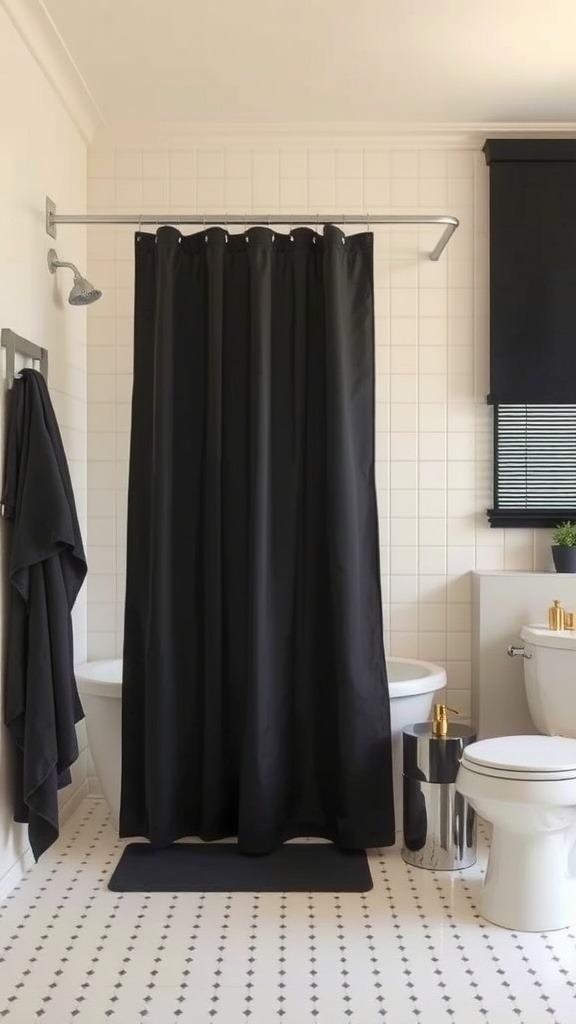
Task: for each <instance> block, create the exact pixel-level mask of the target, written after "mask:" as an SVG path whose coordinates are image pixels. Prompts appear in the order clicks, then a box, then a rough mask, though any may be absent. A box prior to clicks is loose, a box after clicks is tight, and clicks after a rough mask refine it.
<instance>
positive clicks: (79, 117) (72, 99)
mask: <svg viewBox="0 0 576 1024" xmlns="http://www.w3.org/2000/svg"><path fill="white" fill-rule="evenodd" d="M0 7H2V8H3V9H4V10H5V11H6V14H7V16H8V18H9V19H10V21H11V22H12V24H13V25H14V28H15V29H16V31H17V32H18V34H19V36H20V38H21V39H22V40H23V42H24V43H25V45H26V46H27V47H28V50H29V51H30V53H31V54H32V56H33V57H34V60H35V61H36V63H37V64H38V66H39V67H40V68H41V70H42V71H43V72H44V74H45V75H46V78H47V79H48V81H49V82H50V84H51V85H52V87H53V89H54V90H55V92H56V93H57V95H58V97H59V99H60V101H61V102H62V104H63V106H64V107H65V108H66V110H67V112H68V114H69V115H70V117H71V118H72V120H73V122H74V124H75V125H76V127H77V128H78V130H79V132H80V134H81V135H82V136H83V138H84V139H85V141H86V142H88V143H89V142H90V141H91V140H92V138H93V136H94V134H95V132H96V131H97V129H98V128H99V127H100V125H101V124H102V123H103V120H104V119H103V117H102V114H101V112H100V110H99V108H98V106H97V104H96V103H95V101H94V99H93V98H92V96H91V94H90V92H89V90H88V87H87V85H86V83H85V82H84V79H83V78H82V75H81V74H80V72H79V70H78V68H77V67H76V64H75V63H74V60H73V59H72V56H71V54H70V52H69V50H68V48H67V46H66V44H65V42H64V40H63V39H62V36H61V35H60V33H59V32H58V29H57V28H56V26H55V24H54V22H53V21H52V18H51V17H50V15H49V14H48V11H47V10H46V8H45V7H44V4H43V3H42V0H0Z"/></svg>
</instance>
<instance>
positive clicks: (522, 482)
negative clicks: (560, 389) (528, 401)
mask: <svg viewBox="0 0 576 1024" xmlns="http://www.w3.org/2000/svg"><path fill="white" fill-rule="evenodd" d="M494 415H495V465H494V470H495V474H494V476H495V480H494V483H495V494H494V505H495V508H496V509H502V510H504V509H533V510H539V511H540V510H547V511H553V510H555V509H558V510H561V511H563V512H564V511H565V510H567V509H576V405H498V406H496V407H495V409H494Z"/></svg>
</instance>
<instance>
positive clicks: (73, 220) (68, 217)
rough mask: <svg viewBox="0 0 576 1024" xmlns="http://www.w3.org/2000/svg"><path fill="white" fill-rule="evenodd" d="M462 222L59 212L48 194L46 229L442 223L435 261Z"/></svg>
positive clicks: (423, 217) (408, 217)
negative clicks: (63, 226)
mask: <svg viewBox="0 0 576 1024" xmlns="http://www.w3.org/2000/svg"><path fill="white" fill-rule="evenodd" d="M459 223H460V221H459V220H458V218H457V217H452V216H449V215H447V214H446V215H444V214H438V215H437V214H411V213H406V214H404V213H400V214H393V213H376V214H374V215H372V216H371V215H369V214H357V213H351V214H349V213H344V214H342V213H334V214H331V215H330V216H327V215H326V214H324V213H323V214H321V215H320V214H319V215H318V216H317V215H316V214H311V215H308V216H306V214H302V213H295V214H294V215H292V214H287V213H270V214H263V215H261V216H259V217H258V216H257V217H254V216H253V215H249V216H244V215H243V214H237V213H235V214H222V213H207V214H201V213H193V214H190V213H170V214H168V213H143V214H137V213H79V214H76V213H58V212H57V211H56V204H55V203H54V202H53V200H52V199H49V198H48V196H46V232H47V234H49V235H50V237H51V238H56V225H57V224H135V225H138V226H139V227H143V226H144V225H145V224H151V225H153V226H154V227H159V226H160V225H161V224H199V225H200V226H201V227H208V225H210V224H220V225H223V224H226V225H228V224H241V225H242V226H243V227H245V228H246V227H248V225H250V224H259V225H263V224H264V225H271V224H287V225H289V226H292V227H296V225H297V224H301V225H308V226H314V227H317V226H319V225H320V224H338V225H342V226H343V227H345V226H346V225H347V224H357V225H363V226H364V227H366V228H367V229H368V230H369V229H370V226H371V225H372V224H413V225H414V226H416V225H419V224H421V225H424V224H438V225H439V227H443V228H444V231H443V232H442V235H441V236H440V238H439V240H438V242H437V243H436V245H435V246H434V248H433V249H432V252H430V253H429V254H428V258H429V259H431V260H434V262H436V260H438V259H439V257H440V255H441V253H443V252H444V249H445V248H446V246H447V245H448V242H449V241H450V239H451V238H452V235H453V234H454V232H455V231H456V228H457V227H458V225H459Z"/></svg>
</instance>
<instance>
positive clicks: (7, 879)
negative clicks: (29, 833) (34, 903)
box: [0, 846, 35, 903]
mask: <svg viewBox="0 0 576 1024" xmlns="http://www.w3.org/2000/svg"><path fill="white" fill-rule="evenodd" d="M34 865H35V861H34V854H33V853H32V850H31V849H30V847H29V846H28V847H26V849H25V850H24V853H23V854H22V856H21V857H19V858H18V860H17V861H16V863H15V864H13V865H12V867H11V868H9V869H8V871H7V872H6V874H5V875H3V876H2V878H0V902H1V903H3V902H4V900H5V899H6V898H7V897H8V896H9V895H10V893H11V892H12V889H14V887H15V886H17V885H18V884H19V883H20V882H21V881H22V879H23V878H24V875H25V874H27V873H28V871H30V868H33V867H34Z"/></svg>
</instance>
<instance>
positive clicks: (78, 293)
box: [48, 249, 102, 306]
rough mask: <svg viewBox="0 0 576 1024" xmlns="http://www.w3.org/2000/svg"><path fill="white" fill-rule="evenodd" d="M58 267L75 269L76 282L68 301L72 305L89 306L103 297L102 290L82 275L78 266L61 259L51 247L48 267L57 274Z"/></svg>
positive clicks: (52, 272)
mask: <svg viewBox="0 0 576 1024" xmlns="http://www.w3.org/2000/svg"><path fill="white" fill-rule="evenodd" d="M58 267H69V268H70V270H73V271H74V284H73V285H72V290H71V292H70V295H69V296H68V302H69V303H70V305H71V306H89V305H90V303H91V302H96V301H97V299H99V298H101V296H102V292H101V291H98V289H97V288H95V287H94V285H93V284H91V283H90V281H88V280H87V279H86V278H85V277H82V274H81V273H80V271H79V270H78V267H75V266H74V264H73V263H66V262H65V261H64V260H59V259H58V253H57V252H56V250H55V249H50V250H49V252H48V269H49V271H50V273H51V274H55V273H56V271H57V269H58Z"/></svg>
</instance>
